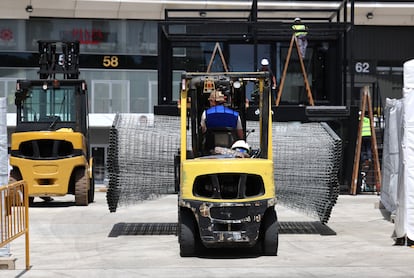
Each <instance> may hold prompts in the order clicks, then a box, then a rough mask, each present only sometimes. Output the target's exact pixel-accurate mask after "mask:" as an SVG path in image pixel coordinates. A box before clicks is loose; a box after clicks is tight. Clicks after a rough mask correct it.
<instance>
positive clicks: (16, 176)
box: [9, 169, 34, 207]
mask: <svg viewBox="0 0 414 278" xmlns="http://www.w3.org/2000/svg"><path fill="white" fill-rule="evenodd" d="M20 180H22V176H21V174H20V171H18V170H17V171H16V170H14V169H12V170H11V171H10V175H9V184H10V183H14V182H17V181H20ZM33 203H34V197H30V196H29V204H28V205H29V207H31V206H32V205H33Z"/></svg>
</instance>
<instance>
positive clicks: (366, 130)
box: [362, 117, 371, 137]
mask: <svg viewBox="0 0 414 278" xmlns="http://www.w3.org/2000/svg"><path fill="white" fill-rule="evenodd" d="M364 136H371V123H370V120H369V118H368V117H364V119H363V121H362V137H364Z"/></svg>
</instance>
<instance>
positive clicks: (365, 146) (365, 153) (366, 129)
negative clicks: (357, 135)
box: [361, 115, 372, 162]
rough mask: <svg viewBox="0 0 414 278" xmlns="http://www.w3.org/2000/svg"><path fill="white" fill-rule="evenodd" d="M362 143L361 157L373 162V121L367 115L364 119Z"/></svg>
mask: <svg viewBox="0 0 414 278" xmlns="http://www.w3.org/2000/svg"><path fill="white" fill-rule="evenodd" d="M361 136H362V145H361V159H362V161H364V162H371V160H372V152H371V121H370V119H369V117H367V116H366V115H365V116H364V118H363V119H362V132H361Z"/></svg>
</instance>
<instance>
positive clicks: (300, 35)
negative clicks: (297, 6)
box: [292, 17, 308, 59]
mask: <svg viewBox="0 0 414 278" xmlns="http://www.w3.org/2000/svg"><path fill="white" fill-rule="evenodd" d="M292 29H293V31H295V36H296V38H297V42H298V46H299V50H300V55H301V56H302V58H303V59H305V54H306V48H307V47H308V39H307V38H306V36H307V35H308V27H306V26H305V25H304V24H302V23H301V19H300V18H299V17H297V18H295V20H294V24H293V25H292Z"/></svg>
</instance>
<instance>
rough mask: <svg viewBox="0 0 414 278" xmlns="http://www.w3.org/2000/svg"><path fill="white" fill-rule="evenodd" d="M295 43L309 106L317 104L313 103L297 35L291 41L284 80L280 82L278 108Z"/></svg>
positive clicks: (284, 70) (283, 75)
mask: <svg viewBox="0 0 414 278" xmlns="http://www.w3.org/2000/svg"><path fill="white" fill-rule="evenodd" d="M293 43H295V44H296V50H297V52H298V57H299V61H300V67H301V69H302V75H303V81H304V82H305V88H306V93H307V95H308V101H309V104H310V105H312V106H314V105H315V103H314V101H313V97H312V91H311V88H310V86H309V81H308V75H307V74H306V70H305V64H304V63H303V59H302V55H301V54H300V50H299V45H298V39H297V38H296V36H295V34H293V35H292V39H291V40H290V46H289V50H288V54H287V57H286V62H285V67H284V69H283V74H282V78H281V80H280V86H279V91H278V92H277V98H276V106H279V103H280V99H281V97H282V92H283V86H284V85H285V79H286V74H287V69H288V66H289V61H290V57H291V56H292V49H293Z"/></svg>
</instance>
